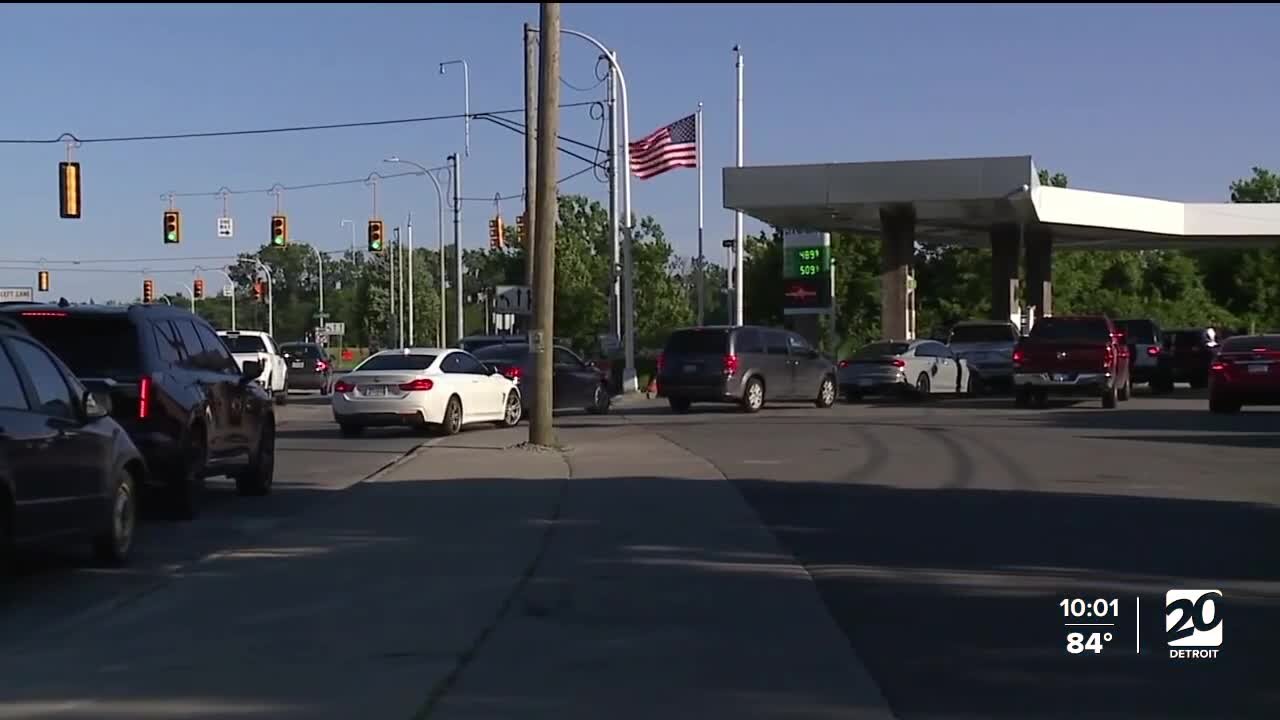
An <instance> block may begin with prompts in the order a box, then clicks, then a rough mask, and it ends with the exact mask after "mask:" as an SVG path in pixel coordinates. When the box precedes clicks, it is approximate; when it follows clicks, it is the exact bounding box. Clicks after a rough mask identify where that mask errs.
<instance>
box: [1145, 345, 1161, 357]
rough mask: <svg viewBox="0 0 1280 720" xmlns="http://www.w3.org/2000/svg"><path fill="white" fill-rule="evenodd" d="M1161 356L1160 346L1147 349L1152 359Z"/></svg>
mask: <svg viewBox="0 0 1280 720" xmlns="http://www.w3.org/2000/svg"><path fill="white" fill-rule="evenodd" d="M1159 354H1160V347H1159V346H1158V345H1152V346H1151V347H1149V348H1147V355H1149V356H1151V357H1155V356H1157V355H1159Z"/></svg>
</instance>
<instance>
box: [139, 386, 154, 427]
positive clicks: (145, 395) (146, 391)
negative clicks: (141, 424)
mask: <svg viewBox="0 0 1280 720" xmlns="http://www.w3.org/2000/svg"><path fill="white" fill-rule="evenodd" d="M150 413H151V378H149V377H143V378H142V382H140V383H138V419H139V420H146V419H147V415H149V414H150Z"/></svg>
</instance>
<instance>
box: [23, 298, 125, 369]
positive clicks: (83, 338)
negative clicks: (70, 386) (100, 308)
mask: <svg viewBox="0 0 1280 720" xmlns="http://www.w3.org/2000/svg"><path fill="white" fill-rule="evenodd" d="M21 320H22V323H23V324H24V325H25V326H26V327H27V330H28V331H29V332H30V333H31V335H32V336H33V337H35V338H36V339H37V340H39V341H40V342H42V343H44V344H45V345H47V346H48V347H49V349H50V350H52V351H53V353H54V354H55V355H57V356H58V357H59V358H60V359H61V360H62V362H64V363H66V365H67V367H69V368H71V372H73V373H75V374H76V375H77V376H78V377H82V378H85V377H89V378H93V377H102V378H114V377H120V376H127V375H137V373H138V372H140V371H141V370H142V368H141V357H140V356H139V353H138V336H137V333H136V331H135V330H134V325H133V323H132V322H130V321H129V319H128V318H126V317H124V316H123V315H122V316H119V317H110V316H103V315H99V314H94V315H92V316H90V315H71V314H64V313H31V314H27V313H24V314H23V315H22V316H21Z"/></svg>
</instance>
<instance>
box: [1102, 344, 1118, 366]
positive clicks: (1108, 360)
mask: <svg viewBox="0 0 1280 720" xmlns="http://www.w3.org/2000/svg"><path fill="white" fill-rule="evenodd" d="M1115 362H1116V349H1115V348H1114V347H1112V346H1110V345H1108V346H1107V348H1106V352H1104V353H1103V355H1102V369H1103V370H1106V369H1108V368H1110V367H1111V366H1112V365H1114V364H1115Z"/></svg>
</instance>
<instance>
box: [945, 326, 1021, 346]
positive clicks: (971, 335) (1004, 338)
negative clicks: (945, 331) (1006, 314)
mask: <svg viewBox="0 0 1280 720" xmlns="http://www.w3.org/2000/svg"><path fill="white" fill-rule="evenodd" d="M1017 339H1018V333H1017V332H1015V331H1014V329H1013V328H1012V327H1009V326H1008V325H962V326H960V327H957V328H955V329H953V330H952V331H951V340H950V342H953V343H982V342H1014V341H1016V340H1017Z"/></svg>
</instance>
